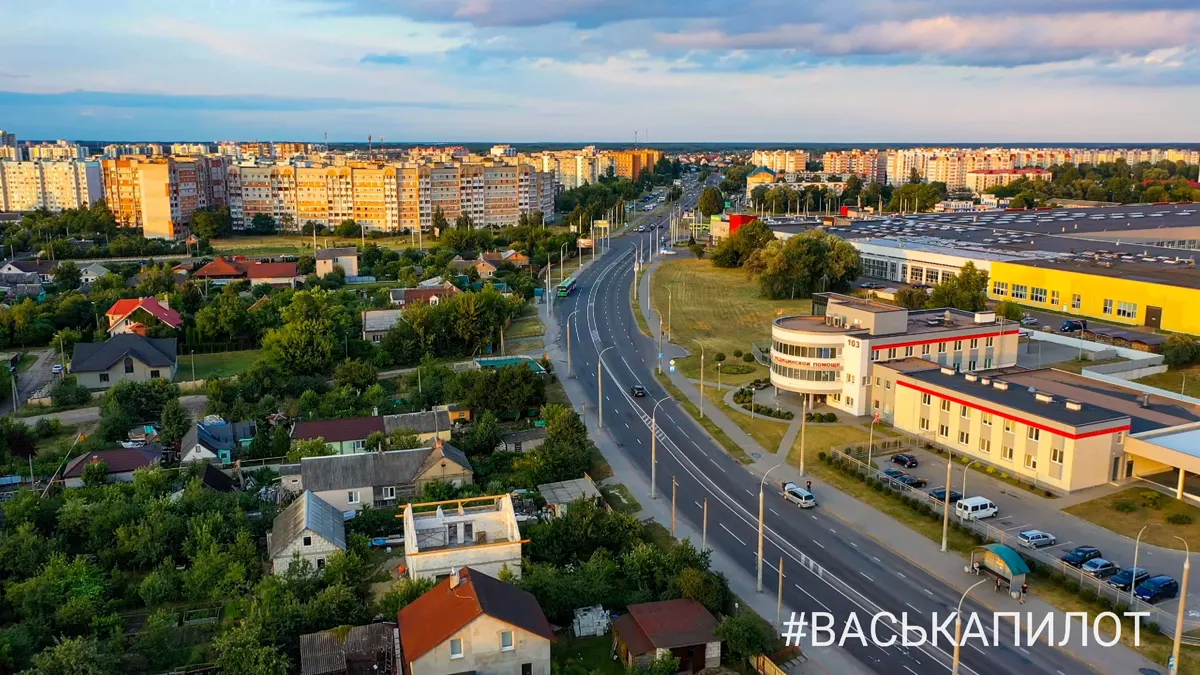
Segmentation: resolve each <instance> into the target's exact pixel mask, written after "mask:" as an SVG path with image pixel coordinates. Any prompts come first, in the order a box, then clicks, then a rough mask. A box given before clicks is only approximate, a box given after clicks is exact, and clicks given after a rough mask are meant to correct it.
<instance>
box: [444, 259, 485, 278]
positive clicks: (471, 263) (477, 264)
mask: <svg viewBox="0 0 1200 675" xmlns="http://www.w3.org/2000/svg"><path fill="white" fill-rule="evenodd" d="M449 267H450V269H453V270H454V271H456V272H460V273H462V272H466V271H467V270H469V269H474V270H475V271H476V272H478V273H479V278H481V279H490V278H491V277H492V275H494V274H495V273H496V266H495V265H493V264H492V263H491V262H490V261H488V260H487V259H486V258H476V259H474V260H464V259H463V257H462V256H460V255H459V256H455V257H454V259H453V260H451V261H450V263H449Z"/></svg>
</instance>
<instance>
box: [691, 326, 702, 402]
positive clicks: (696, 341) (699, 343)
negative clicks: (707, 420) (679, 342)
mask: <svg viewBox="0 0 1200 675" xmlns="http://www.w3.org/2000/svg"><path fill="white" fill-rule="evenodd" d="M692 339H693V341H694V342H695V343H696V344H698V345H700V419H704V343H702V342H700V341H699V340H696V339H695V338H692Z"/></svg>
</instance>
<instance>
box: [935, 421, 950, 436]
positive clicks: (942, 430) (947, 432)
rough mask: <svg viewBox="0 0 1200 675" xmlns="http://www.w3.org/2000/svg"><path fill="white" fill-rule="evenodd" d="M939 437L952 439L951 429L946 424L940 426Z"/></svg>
mask: <svg viewBox="0 0 1200 675" xmlns="http://www.w3.org/2000/svg"><path fill="white" fill-rule="evenodd" d="M938 436H941V437H942V438H950V427H948V426H946V425H945V424H939V425H938Z"/></svg>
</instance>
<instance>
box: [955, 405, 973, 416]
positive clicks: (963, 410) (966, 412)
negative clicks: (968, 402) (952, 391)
mask: <svg viewBox="0 0 1200 675" xmlns="http://www.w3.org/2000/svg"><path fill="white" fill-rule="evenodd" d="M958 414H959V416H960V417H962V418H964V419H971V409H970V408H968V407H967V406H965V405H960V406H959V407H958Z"/></svg>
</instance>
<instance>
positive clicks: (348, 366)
mask: <svg viewBox="0 0 1200 675" xmlns="http://www.w3.org/2000/svg"><path fill="white" fill-rule="evenodd" d="M377 381H378V375H377V374H376V371H375V367H374V366H372V365H371V364H369V363H363V362H362V361H358V360H355V359H351V360H348V361H343V362H342V363H341V364H339V365H338V367H337V368H336V369H335V370H334V371H333V383H334V385H335V386H338V387H350V388H352V389H357V390H358V391H360V392H363V391H366V390H367V389H368V388H370V387H371V385H373V384H375V383H376V382H377Z"/></svg>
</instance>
